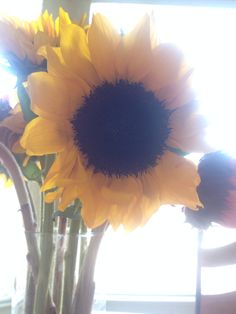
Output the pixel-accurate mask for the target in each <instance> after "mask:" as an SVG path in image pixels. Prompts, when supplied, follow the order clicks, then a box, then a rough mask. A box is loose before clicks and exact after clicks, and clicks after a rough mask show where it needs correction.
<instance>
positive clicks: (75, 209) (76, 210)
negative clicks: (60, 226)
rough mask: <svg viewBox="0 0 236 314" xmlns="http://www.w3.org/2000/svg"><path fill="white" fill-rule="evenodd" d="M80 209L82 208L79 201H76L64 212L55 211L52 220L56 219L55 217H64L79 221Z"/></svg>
mask: <svg viewBox="0 0 236 314" xmlns="http://www.w3.org/2000/svg"><path fill="white" fill-rule="evenodd" d="M81 207H82V204H81V202H80V201H79V200H76V201H75V204H74V205H71V206H69V207H67V208H66V209H65V210H64V211H60V210H56V211H55V212H54V213H53V219H56V217H64V218H70V219H73V220H80V218H81V215H80V209H81Z"/></svg>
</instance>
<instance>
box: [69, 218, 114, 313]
mask: <svg viewBox="0 0 236 314" xmlns="http://www.w3.org/2000/svg"><path fill="white" fill-rule="evenodd" d="M107 227H108V223H104V224H103V225H101V226H100V227H98V228H96V229H94V230H93V232H94V235H93V236H92V238H91V240H90V243H89V246H88V249H87V252H86V255H85V257H84V260H83V265H82V269H81V271H80V275H79V280H78V283H77V286H76V290H75V294H74V299H73V304H72V312H71V313H72V314H77V313H79V314H91V311H92V305H93V298H94V291H95V283H94V281H93V277H94V270H95V265H96V259H97V253H98V249H99V246H100V243H101V241H102V238H103V235H104V232H105V230H106V229H107Z"/></svg>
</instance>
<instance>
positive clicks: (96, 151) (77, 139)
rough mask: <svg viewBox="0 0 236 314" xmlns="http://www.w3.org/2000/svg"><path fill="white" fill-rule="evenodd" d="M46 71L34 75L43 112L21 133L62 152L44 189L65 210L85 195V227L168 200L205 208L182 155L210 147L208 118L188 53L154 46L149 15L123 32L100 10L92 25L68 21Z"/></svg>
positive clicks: (144, 217) (40, 150)
mask: <svg viewBox="0 0 236 314" xmlns="http://www.w3.org/2000/svg"><path fill="white" fill-rule="evenodd" d="M47 62H48V73H43V72H41V73H40V72H38V73H33V74H32V75H31V76H30V77H29V80H28V87H29V94H30V98H31V106H32V110H33V111H34V112H35V113H36V114H37V115H38V117H37V118H36V119H34V120H33V121H31V122H30V123H29V124H28V125H27V127H26V129H25V132H24V134H23V137H22V140H21V144H22V146H23V147H25V148H26V150H27V154H29V155H45V154H54V153H56V154H57V155H56V156H57V157H56V160H55V162H54V164H53V165H52V167H51V169H50V171H49V173H48V176H47V178H46V181H45V183H44V186H43V190H46V191H48V190H50V189H52V188H57V190H56V191H54V192H50V193H48V197H47V200H48V201H52V200H53V199H55V198H60V201H61V203H60V209H61V210H63V209H64V208H65V207H66V206H67V205H68V204H70V203H71V202H72V201H73V200H75V199H77V198H79V199H80V200H81V202H82V204H83V207H82V210H81V214H82V217H83V219H84V220H85V223H86V224H87V225H88V226H89V227H92V228H93V227H96V226H98V225H100V224H102V223H103V222H104V221H109V222H110V223H111V224H112V225H113V226H114V227H117V226H119V225H120V224H122V225H124V226H125V228H127V229H130V230H131V229H134V228H135V227H137V226H139V225H143V224H145V223H146V222H147V221H148V219H149V218H150V217H151V216H152V215H153V213H154V212H155V211H156V210H157V209H158V208H159V207H160V205H162V204H184V205H186V206H188V207H190V208H193V209H194V208H196V207H197V206H201V202H200V201H199V198H198V195H197V193H196V187H197V185H198V184H199V182H200V181H199V176H198V173H197V169H196V167H195V165H194V164H193V163H192V162H190V161H189V160H188V159H186V158H184V156H183V155H184V153H189V152H193V151H199V152H201V151H204V150H206V145H205V143H204V141H203V140H202V139H203V135H204V134H203V132H204V128H205V121H204V119H203V118H202V116H201V115H199V114H198V112H197V110H198V106H197V103H196V101H195V98H194V94H193V93H192V91H191V89H190V74H191V71H190V70H189V69H188V68H187V67H186V65H185V63H184V59H183V55H182V53H181V52H180V51H179V50H178V49H177V48H175V47H174V46H173V45H170V44H158V43H157V41H156V34H155V33H154V28H153V25H152V22H151V19H150V17H149V16H145V17H144V18H143V19H142V20H141V21H140V23H139V24H138V25H137V26H136V27H135V28H134V30H133V31H131V32H130V33H128V34H126V35H120V34H119V33H118V32H117V31H116V30H115V29H114V28H113V26H112V25H111V24H110V22H109V21H108V20H107V19H106V18H105V17H103V16H102V15H100V14H97V15H95V16H94V17H93V21H92V23H91V25H90V27H89V30H88V32H87V33H86V32H85V31H84V29H82V28H81V27H79V26H78V25H75V24H69V25H65V24H64V25H62V27H61V30H60V48H56V49H55V48H52V47H48V48H47Z"/></svg>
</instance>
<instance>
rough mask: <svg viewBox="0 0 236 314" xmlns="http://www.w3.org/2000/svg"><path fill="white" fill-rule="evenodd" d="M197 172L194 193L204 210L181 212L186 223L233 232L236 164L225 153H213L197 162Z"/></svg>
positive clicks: (235, 224) (185, 210)
mask: <svg viewBox="0 0 236 314" xmlns="http://www.w3.org/2000/svg"><path fill="white" fill-rule="evenodd" d="M198 172H199V175H200V178H201V182H200V184H199V186H198V187H197V192H198V195H199V198H200V200H201V202H202V204H203V207H202V208H200V209H199V210H198V211H193V210H191V209H190V208H184V212H185V215H186V221H187V222H189V223H190V224H192V225H193V226H194V227H197V228H200V229H207V228H208V227H209V226H210V225H211V224H212V223H218V224H220V225H222V226H224V227H229V228H236V210H235V200H236V160H235V159H234V158H232V157H231V156H229V155H227V154H225V153H224V152H221V151H219V152H212V153H209V154H206V155H204V156H203V158H202V159H201V160H200V162H199V165H198Z"/></svg>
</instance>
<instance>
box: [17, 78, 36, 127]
mask: <svg viewBox="0 0 236 314" xmlns="http://www.w3.org/2000/svg"><path fill="white" fill-rule="evenodd" d="M17 94H18V98H19V101H20V106H21V110H22V112H23V116H24V119H25V121H26V122H28V121H31V120H32V119H34V118H36V117H37V115H36V114H35V113H34V112H33V111H32V110H31V108H30V98H29V95H28V93H27V91H26V89H25V88H24V86H23V84H22V83H19V84H18V85H17Z"/></svg>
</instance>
